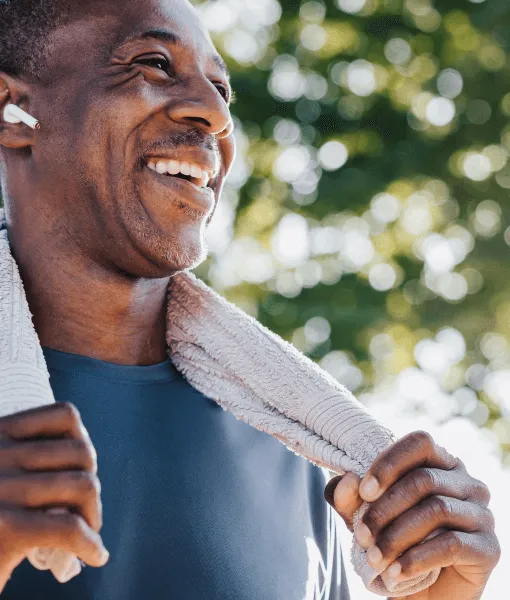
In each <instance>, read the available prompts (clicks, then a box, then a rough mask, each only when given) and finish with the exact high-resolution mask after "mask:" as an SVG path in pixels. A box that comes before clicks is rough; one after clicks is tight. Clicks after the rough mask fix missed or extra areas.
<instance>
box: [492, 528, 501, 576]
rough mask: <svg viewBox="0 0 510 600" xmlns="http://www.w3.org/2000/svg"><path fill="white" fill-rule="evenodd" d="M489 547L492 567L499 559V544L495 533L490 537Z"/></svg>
mask: <svg viewBox="0 0 510 600" xmlns="http://www.w3.org/2000/svg"><path fill="white" fill-rule="evenodd" d="M491 549H492V553H491V555H492V560H491V568H492V569H494V567H495V566H496V565H497V564H498V563H499V561H500V560H501V546H500V543H499V540H498V538H497V537H496V536H495V535H494V536H492V539H491Z"/></svg>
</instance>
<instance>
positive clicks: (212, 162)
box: [144, 148, 220, 179]
mask: <svg viewBox="0 0 510 600" xmlns="http://www.w3.org/2000/svg"><path fill="white" fill-rule="evenodd" d="M158 159H164V160H176V161H178V162H187V163H191V164H193V165H198V166H199V167H200V168H201V169H202V170H203V171H207V172H208V173H209V176H210V178H211V179H213V178H215V177H216V176H217V175H218V173H219V169H220V165H219V161H218V159H217V157H216V156H215V155H214V154H211V153H210V152H207V151H206V150H202V149H200V148H179V149H172V150H156V151H155V152H154V153H152V154H150V155H148V156H146V157H145V159H144V166H147V163H148V162H149V160H158Z"/></svg>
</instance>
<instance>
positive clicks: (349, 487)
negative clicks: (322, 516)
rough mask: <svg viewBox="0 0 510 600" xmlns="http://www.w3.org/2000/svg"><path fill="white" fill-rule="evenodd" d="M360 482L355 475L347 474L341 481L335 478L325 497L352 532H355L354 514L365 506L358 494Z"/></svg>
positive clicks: (325, 492) (329, 485)
mask: <svg viewBox="0 0 510 600" xmlns="http://www.w3.org/2000/svg"><path fill="white" fill-rule="evenodd" d="M335 480H336V481H335ZM360 481H361V479H360V478H359V477H358V476H357V475H356V474H355V473H347V474H345V475H344V476H342V477H341V478H340V480H338V477H335V478H333V479H332V480H331V481H330V482H329V483H328V485H327V486H326V489H325V490H324V497H325V498H326V500H327V501H328V503H329V504H330V505H331V506H332V507H333V508H334V509H335V510H336V512H337V513H338V514H339V515H340V516H341V517H342V519H343V520H344V522H345V524H346V525H347V527H348V528H349V529H350V531H352V530H353V516H354V513H355V512H356V511H357V510H358V509H359V508H360V506H361V505H362V504H363V500H362V499H361V498H360V496H359V493H358V490H359V483H360Z"/></svg>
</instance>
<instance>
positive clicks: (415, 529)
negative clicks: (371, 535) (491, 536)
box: [367, 496, 494, 569]
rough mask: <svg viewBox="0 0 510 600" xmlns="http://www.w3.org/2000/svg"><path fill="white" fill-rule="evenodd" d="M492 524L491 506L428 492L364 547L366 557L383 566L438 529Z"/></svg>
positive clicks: (469, 528) (476, 528) (471, 528)
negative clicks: (370, 544)
mask: <svg viewBox="0 0 510 600" xmlns="http://www.w3.org/2000/svg"><path fill="white" fill-rule="evenodd" d="M493 524H494V517H493V516H492V513H491V512H490V510H489V509H487V508H485V507H482V506H480V505H479V504H474V503H471V502H463V501H462V500H457V499H456V498H447V497H446V496H431V497H430V498H427V499H425V500H424V501H423V502H421V503H420V504H419V505H418V506H415V507H413V508H411V509H410V510H408V511H407V512H405V513H404V514H403V515H401V516H400V517H398V519H396V520H395V521H394V522H393V523H392V524H391V525H390V526H389V527H387V528H386V529H384V530H383V531H382V532H381V533H380V534H379V535H378V536H377V538H376V545H374V546H371V547H370V548H369V549H368V550H367V561H368V562H369V564H370V565H371V566H372V567H374V568H378V569H379V568H381V567H384V568H386V566H388V565H389V564H390V563H391V562H393V561H394V560H395V559H396V558H397V557H398V556H399V555H400V554H402V553H403V552H405V551H406V550H408V549H409V548H411V547H412V546H415V545H416V544H419V543H420V542H422V541H423V540H424V539H425V538H426V537H427V536H428V535H430V534H431V533H432V532H434V531H436V530H437V529H440V528H446V529H455V530H458V531H465V532H475V531H480V530H484V529H487V530H490V529H491V528H492V527H493Z"/></svg>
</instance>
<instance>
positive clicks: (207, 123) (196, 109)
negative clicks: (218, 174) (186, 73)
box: [168, 78, 234, 139]
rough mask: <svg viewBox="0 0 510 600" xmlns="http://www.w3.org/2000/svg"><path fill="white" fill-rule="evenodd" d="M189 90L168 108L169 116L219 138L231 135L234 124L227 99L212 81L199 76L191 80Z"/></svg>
mask: <svg viewBox="0 0 510 600" xmlns="http://www.w3.org/2000/svg"><path fill="white" fill-rule="evenodd" d="M186 89H187V92H188V93H184V94H183V96H182V98H181V99H179V100H177V101H176V102H172V105H171V106H170V107H169V109H168V114H169V117H170V118H171V119H172V120H173V121H175V122H177V123H183V124H185V125H188V126H189V125H193V126H195V127H198V128H199V129H201V130H202V131H203V132H204V133H206V134H208V135H214V136H216V138H217V139H222V138H225V137H227V136H229V135H230V134H231V133H232V131H233V129H234V124H233V122H232V117H231V115H230V110H229V108H228V105H227V103H226V102H225V99H224V98H223V97H222V96H221V94H220V93H219V92H218V90H217V89H216V87H215V86H214V84H213V83H212V82H210V81H209V80H206V79H205V78H197V79H195V80H194V81H193V82H189V85H188V86H187V88H186Z"/></svg>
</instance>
